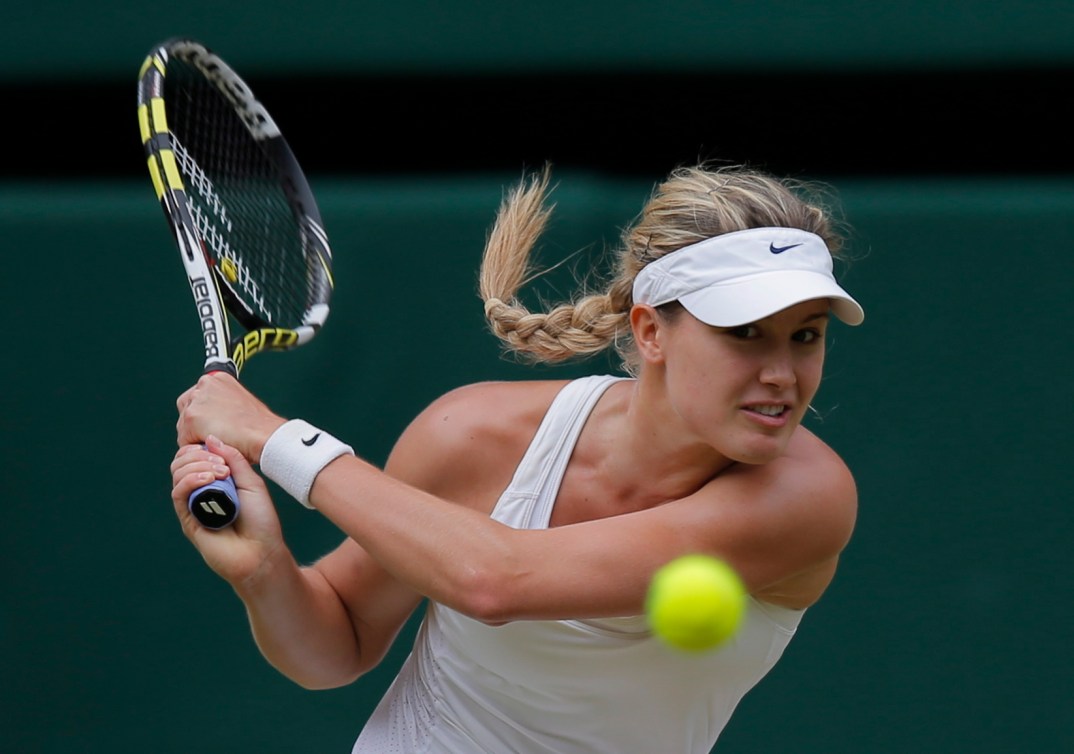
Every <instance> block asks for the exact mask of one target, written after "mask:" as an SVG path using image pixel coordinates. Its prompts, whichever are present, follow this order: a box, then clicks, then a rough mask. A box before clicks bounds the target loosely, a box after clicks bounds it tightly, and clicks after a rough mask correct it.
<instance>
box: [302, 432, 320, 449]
mask: <svg viewBox="0 0 1074 754" xmlns="http://www.w3.org/2000/svg"><path fill="white" fill-rule="evenodd" d="M319 439H321V433H320V432H318V433H317V434H315V435H314V436H313V437H311V438H310V439H308V440H306V439H303V440H302V444H303V445H305V446H306V447H307V448H312V447H313V444H314V443H316V442H317V441H318V440H319Z"/></svg>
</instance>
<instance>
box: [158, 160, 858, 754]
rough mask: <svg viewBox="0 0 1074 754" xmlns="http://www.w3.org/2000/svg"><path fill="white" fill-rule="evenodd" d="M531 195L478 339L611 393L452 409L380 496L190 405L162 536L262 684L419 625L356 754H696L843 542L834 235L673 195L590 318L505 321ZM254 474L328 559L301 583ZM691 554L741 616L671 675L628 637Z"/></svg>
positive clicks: (719, 199)
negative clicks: (204, 582) (179, 537)
mask: <svg viewBox="0 0 1074 754" xmlns="http://www.w3.org/2000/svg"><path fill="white" fill-rule="evenodd" d="M548 181H549V177H548V173H547V171H546V172H544V173H542V174H538V175H535V176H533V177H530V178H528V179H525V180H523V181H522V182H521V183H520V184H519V185H518V186H516V187H515V188H514V189H513V190H512V191H511V192H510V193H509V194H508V195H507V196H506V198H505V200H504V203H503V205H502V206H501V208H500V211H499V214H498V216H497V219H496V223H495V225H494V227H493V229H492V232H491V233H490V236H489V241H488V245H487V248H486V252H485V256H484V260H483V262H482V270H481V289H482V294H483V296H484V299H485V312H486V314H487V315H488V319H489V321H490V323H491V326H492V329H493V330H494V331H495V333H496V334H497V335H498V336H499V337H500V338H502V339H503V340H504V342H505V343H506V344H507V345H508V346H509V347H510V348H511V349H514V350H516V351H518V352H520V353H522V354H525V355H527V356H529V357H532V358H533V359H535V360H539V361H547V362H556V361H561V360H563V359H568V358H571V357H575V356H578V355H581V354H586V353H593V352H596V351H599V350H601V349H604V348H608V347H615V348H617V349H619V351H620V353H621V354H622V356H623V359H624V361H625V366H626V371H625V375H626V376H613V375H597V376H591V377H587V378H582V379H578V380H573V381H533V382H511V383H481V384H474V385H470V386H466V387H462V388H459V389H457V390H454V391H452V392H450V393H448V394H447V395H445V396H443V397H441V398H439V399H438V400H436V401H435V402H434V403H432V404H431V405H430V406H429V407H428V408H427V409H425V411H424V412H422V413H421V414H420V415H419V416H418V417H417V418H416V419H415V420H414V421H413V423H412V424H411V425H410V426H409V427H408V428H407V430H406V431H405V432H404V433H403V435H402V436H401V437H400V438H399V440H398V443H397V444H396V446H395V448H394V450H393V452H392V453H391V456H390V458H389V460H388V462H387V464H386V468H385V470H384V471H383V472H382V471H380V470H378V469H377V468H375V467H373V466H372V465H370V464H368V463H366V462H364V461H362V460H360V459H359V458H357V457H355V456H354V455H353V453H352V452H351V449H350V448H349V447H348V446H347V445H346V444H345V443H344V442H343V441H341V440H339V439H337V438H334V437H332V436H331V435H329V434H328V433H327V432H324V431H323V430H321V429H318V428H317V427H315V426H313V425H311V424H308V423H306V422H304V421H301V420H297V419H292V420H289V421H288V420H285V418H284V417H281V416H279V415H277V414H276V413H274V412H273V411H272V410H270V409H269V408H268V407H267V406H266V405H264V404H263V403H262V402H261V401H260V400H258V399H257V398H255V397H254V396H252V395H251V394H250V393H249V392H248V391H247V389H246V388H245V387H243V386H241V385H240V384H239V383H238V382H237V381H235V380H234V379H232V378H230V377H228V376H227V375H223V374H215V375H209V376H206V377H202V378H201V379H200V380H199V381H198V383H197V384H196V385H195V386H194V387H192V388H191V389H189V390H188V391H186V392H185V393H183V395H182V396H180V398H179V400H178V408H179V414H180V416H179V422H178V439H179V443H180V449H179V451H178V453H177V455H176V457H175V459H174V461H173V463H172V473H173V478H174V490H173V498H174V503H175V509H176V512H177V513H178V516H179V519H180V521H181V523H182V526H183V529H184V531H185V533H186V535H187V536H188V537H189V538H190V539H191V540H192V541H193V543H194V545H195V546H196V547H197V548H198V549H199V550H200V552H201V554H202V555H203V556H204V558H205V560H206V561H207V563H208V565H209V566H210V567H211V568H212V569H213V570H214V571H216V572H217V573H218V574H219V575H220V576H222V577H223V578H224V579H226V580H227V581H228V582H229V583H230V584H231V585H232V586H233V587H234V589H235V592H236V593H237V594H238V596H239V597H240V598H241V599H242V601H243V603H245V606H246V610H247V612H248V615H249V619H250V623H251V626H252V630H253V635H254V638H255V640H256V642H257V645H258V647H259V648H260V650H261V652H262V653H263V654H264V656H265V657H266V658H267V660H268V661H269V662H270V663H272V665H274V666H275V667H276V668H278V669H279V670H280V672H282V673H283V674H285V675H286V676H287V677H289V678H291V679H293V680H294V681H295V682H297V683H299V684H301V685H302V686H305V687H308V688H327V687H335V686H339V685H342V684H347V683H350V682H352V681H354V680H355V679H356V678H358V677H359V676H361V675H362V674H363V673H366V672H367V671H369V670H370V669H371V668H373V667H374V666H376V665H377V663H379V662H380V661H381V659H382V658H383V657H384V655H385V652H386V651H387V650H388V649H389V647H390V646H391V644H392V642H393V640H394V639H395V637H396V635H397V634H398V632H399V630H400V628H401V627H402V626H403V624H404V622H405V621H406V620H407V618H408V616H410V615H411V613H412V612H413V611H414V610H415V608H417V607H418V605H419V604H420V602H421V600H422V598H423V597H427V598H428V599H429V602H428V607H427V611H426V613H425V616H424V621H423V623H422V625H421V628H420V630H419V633H418V636H417V639H416V642H415V645H414V647H413V649H412V651H411V654H410V655H409V658H408V659H407V660H406V662H405V664H404V665H403V667H402V669H401V670H400V672H399V674H398V676H397V677H396V679H395V681H394V683H393V684H392V685H391V687H390V689H389V690H388V691H387V693H386V695H385V697H384V699H383V701H382V702H381V703H380V705H379V706H378V707H377V708H376V709H375V711H374V712H373V713H372V716H371V717H370V719H369V720H368V722H367V723H366V725H365V727H364V728H363V729H362V731H361V733H360V735H359V736H358V739H357V741H356V743H355V745H354V752H362V753H364V752H377V753H378V754H379V753H383V752H396V751H397V752H453V753H455V754H474V753H475V752H494V753H495V754H503V753H504V752H548V753H550V754H552V753H554V754H582V753H586V754H591V753H593V752H616V753H617V754H624V753H629V752H637V753H638V754H653V752H661V754H669V753H671V752H697V753H701V752H709V751H710V749H711V748H712V747H713V745H714V744H715V742H716V740H717V737H718V736H719V735H720V731H721V730H722V729H723V728H724V726H725V725H726V723H727V721H728V719H729V718H730V716H731V714H732V712H733V711H734V709H735V707H736V705H737V704H738V703H739V701H740V700H741V699H742V697H743V695H744V694H746V693H747V692H748V691H749V689H751V688H752V687H753V686H754V685H755V684H757V683H758V681H760V680H761V678H762V677H764V675H765V674H766V673H768V671H769V670H770V669H771V668H772V667H773V665H774V664H775V663H776V661H777V660H778V659H779V658H780V656H781V655H782V654H783V652H784V650H785V648H786V647H787V645H788V643H789V642H790V640H791V638H792V637H793V636H794V634H795V630H796V628H797V626H798V625H799V622H800V621H801V620H802V617H803V614H804V612H805V611H806V609H807V608H809V607H810V606H811V605H813V604H814V603H815V602H816V601H817V600H818V599H819V598H820V597H821V595H822V594H823V592H824V591H825V589H826V587H828V585H829V583H830V582H831V581H832V578H833V576H834V574H835V572H836V565H837V563H838V560H839V555H840V552H841V551H842V550H843V548H844V547H845V545H846V544H847V542H848V540H849V538H850V536H851V532H852V529H853V526H854V522H855V515H856V508H857V493H856V489H855V484H854V480H853V478H852V475H851V473H850V472H849V470H848V469H847V467H846V466H845V464H844V463H843V462H842V461H841V460H840V458H839V457H838V456H837V455H836V453H835V452H833V451H832V450H831V449H830V448H829V447H828V446H827V445H825V443H824V442H823V441H821V440H820V439H819V438H818V437H817V436H815V435H814V434H813V433H812V432H810V431H809V430H807V429H806V428H804V427H803V426H802V425H801V421H802V417H803V415H804V414H805V412H806V410H807V409H808V407H809V405H810V401H811V400H812V399H813V396H814V394H815V393H816V391H817V388H818V385H819V384H820V380H821V373H822V367H823V365H824V351H825V333H826V331H827V329H828V327H829V325H830V324H831V321H832V319H833V318H837V319H839V320H842V321H843V322H844V323H847V324H850V325H856V324H858V323H860V322H861V321H862V319H863V312H862V309H861V307H860V306H859V305H858V304H857V303H856V302H855V301H854V299H853V298H851V296H850V295H848V294H847V293H846V291H844V290H843V288H842V287H841V286H840V285H839V284H838V283H837V282H836V280H835V278H834V277H833V273H832V269H833V255H834V254H836V253H837V252H838V251H839V250H840V246H841V240H840V237H839V236H838V235H837V233H836V231H835V228H834V222H833V220H832V218H831V217H830V216H829V215H828V214H827V212H826V210H825V209H824V206H823V205H822V204H821V203H819V202H817V201H816V200H815V199H813V198H812V197H811V195H810V194H808V193H806V191H805V187H803V186H800V185H797V184H792V183H791V182H789V181H781V180H777V179H775V178H773V177H771V176H768V175H766V174H763V173H759V172H755V171H752V170H749V169H744V168H721V169H710V168H707V167H705V166H698V167H693V168H682V169H678V170H676V171H674V172H673V173H672V174H671V175H670V176H669V177H668V178H667V179H666V180H665V181H663V182H662V183H660V184H659V185H658V186H657V188H656V190H655V192H654V194H653V195H652V197H651V198H650V200H649V202H648V203H647V205H646V206H645V207H644V209H643V211H642V213H641V214H640V216H639V217H638V218H637V219H636V221H635V223H634V224H633V225H632V226H630V227H629V228H627V229H626V230H625V232H624V234H623V238H622V244H621V247H622V248H621V254H620V257H619V261H618V269H617V270H616V271H615V272H614V273H613V274H612V275H610V278H611V279H610V282H609V284H608V287H607V289H606V291H605V292H602V293H598V294H593V295H588V296H579V297H578V300H576V301H574V302H571V303H566V304H564V305H562V306H559V307H557V308H555V309H554V310H553V311H551V312H548V313H539V312H538V313H534V312H529V311H527V310H526V309H524V308H523V307H522V306H521V305H520V304H519V303H518V301H517V299H516V292H517V290H518V288H519V286H520V285H521V281H524V280H525V278H526V274H527V273H526V270H527V260H528V256H529V253H530V250H531V248H532V247H533V246H534V243H535V241H536V240H537V239H538V237H539V236H540V234H541V232H542V229H543V227H544V222H545V219H546V216H547V211H548V210H547V205H546V202H545V199H546V195H547V192H548ZM202 441H205V442H206V443H207V448H205V449H203V448H202V447H201V446H200V443H201V442H202ZM251 464H260V470H261V472H262V473H263V474H265V475H266V476H267V477H269V478H271V479H273V480H275V481H276V482H278V483H279V484H280V485H281V487H282V488H283V489H285V490H286V491H287V492H288V493H289V494H290V495H291V496H293V497H295V498H296V499H297V500H298V501H300V502H301V503H303V504H305V505H307V506H309V507H312V508H313V509H315V510H317V511H319V512H320V513H321V514H322V515H324V516H326V517H328V519H329V520H331V521H332V522H333V523H334V524H335V525H337V526H338V527H339V529H340V530H341V531H342V532H343V533H345V534H346V539H345V540H344V541H343V543H342V544H341V545H340V546H339V547H338V548H337V549H336V550H335V551H333V552H331V553H330V554H328V555H326V556H325V557H324V558H322V559H321V560H320V561H318V562H317V563H315V564H313V565H309V566H304V567H303V566H300V565H299V564H297V563H296V562H295V560H294V558H293V556H292V554H291V553H290V552H289V551H288V548H287V547H286V545H285V544H284V540H283V538H282V536H281V531H280V524H279V521H278V519H277V516H276V513H275V509H274V508H273V503H272V501H271V500H270V499H269V494H268V492H267V489H266V486H265V484H264V483H263V481H262V478H261V477H260V476H259V475H258V474H257V473H255V471H254V470H253V467H252V465H251ZM228 473H231V474H233V476H234V478H235V481H236V483H237V485H238V488H239V491H240V496H241V500H242V506H243V513H242V516H241V517H240V518H239V520H238V521H237V523H236V524H235V526H234V527H232V528H230V529H227V530H224V531H219V532H213V531H209V530H206V529H203V528H201V527H199V526H198V525H197V523H196V522H195V521H194V520H193V519H192V518H191V516H190V515H189V513H188V512H187V508H186V498H187V495H188V493H189V492H190V491H191V490H192V489H194V488H196V487H197V486H199V485H201V484H204V483H205V482H206V481H207V480H209V479H211V478H213V477H223V476H225V475H226V474H228ZM694 552H704V553H710V554H712V555H715V556H718V557H721V558H724V559H726V560H728V561H729V562H730V563H731V564H732V565H733V566H734V567H735V568H736V569H737V570H738V571H739V573H740V574H741V575H742V577H743V579H744V581H745V583H746V585H747V587H748V589H749V591H750V593H751V598H750V600H749V604H748V609H747V614H746V617H745V619H744V622H743V624H742V628H741V630H740V631H739V633H738V634H737V635H736V636H735V638H734V639H733V640H732V641H730V642H729V643H727V644H725V645H722V646H721V647H720V648H719V649H717V650H715V651H712V652H709V653H707V654H701V655H693V654H690V655H687V654H682V653H676V652H674V651H672V650H670V649H669V648H667V647H666V646H665V645H663V644H662V643H660V642H659V641H657V640H655V639H654V638H653V637H652V636H651V635H650V633H649V631H648V629H647V626H646V621H645V619H644V617H643V616H642V612H643V601H644V596H645V592H646V588H647V585H648V583H649V579H650V577H651V576H652V575H653V572H654V571H655V570H656V569H657V568H658V567H659V566H661V565H662V564H664V563H666V562H668V561H669V560H671V559H672V558H675V557H676V556H679V555H683V554H685V553H694Z"/></svg>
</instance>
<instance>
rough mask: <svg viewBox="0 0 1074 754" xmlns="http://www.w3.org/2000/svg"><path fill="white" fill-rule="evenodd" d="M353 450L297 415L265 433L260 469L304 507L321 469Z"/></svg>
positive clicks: (351, 453) (308, 502)
mask: <svg viewBox="0 0 1074 754" xmlns="http://www.w3.org/2000/svg"><path fill="white" fill-rule="evenodd" d="M346 454H350V455H354V450H353V449H352V448H351V447H350V446H349V445H345V444H344V443H342V442H340V441H339V440H337V439H336V438H335V437H332V435H330V434H328V433H327V432H325V431H323V430H320V429H317V428H316V427H314V426H313V425H312V424H308V423H307V422H304V421H302V420H301V419H292V420H291V421H289V422H287V423H286V424H284V425H283V426H281V427H280V428H279V429H277V430H276V431H275V432H273V433H272V435H271V436H270V437H269V439H268V442H266V443H265V447H264V449H263V450H262V451H261V463H260V466H261V473H263V474H264V475H265V476H267V477H268V478H269V479H271V480H272V481H274V482H275V483H276V484H278V485H280V487H281V488H283V490H284V491H285V492H287V494H289V495H290V496H291V497H293V498H294V499H295V500H297V501H298V502H300V503H302V504H303V505H304V506H306V507H307V508H313V506H312V505H310V489H311V488H312V487H313V480H314V479H316V478H317V475H318V474H320V473H321V469H323V468H324V467H325V466H327V465H328V464H330V463H331V462H332V461H334V460H336V459H337V458H339V457H340V456H342V455H346Z"/></svg>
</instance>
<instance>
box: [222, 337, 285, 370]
mask: <svg viewBox="0 0 1074 754" xmlns="http://www.w3.org/2000/svg"><path fill="white" fill-rule="evenodd" d="M296 343H298V333H296V332H295V331H294V330H288V329H286V328H283V327H262V328H261V329H260V330H251V331H250V332H248V333H246V334H245V335H243V336H242V340H240V341H239V342H238V343H236V344H235V350H234V352H233V353H232V354H231V360H232V361H234V362H235V366H236V367H237V368H238V369H240V370H241V369H242V367H243V365H244V364H245V363H246V360H247V359H249V358H250V357H251V356H253V355H254V354H255V353H258V352H259V351H278V350H282V349H285V348H290V347H292V346H294V345H295V344H296Z"/></svg>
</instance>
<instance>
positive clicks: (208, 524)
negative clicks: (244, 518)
mask: <svg viewBox="0 0 1074 754" xmlns="http://www.w3.org/2000/svg"><path fill="white" fill-rule="evenodd" d="M187 508H188V509H189V510H190V513H191V514H192V515H193V516H194V518H196V519H197V520H198V523H200V524H201V525H202V526H204V527H205V528H206V529H224V528H226V527H228V526H230V525H231V524H232V523H233V522H234V521H235V519H236V518H238V516H239V493H238V490H236V489H235V481H234V480H233V479H232V478H231V477H228V478H227V479H217V480H216V481H215V482H209V484H207V485H205V486H204V487H199V488H198V489H196V490H194V491H193V492H191V493H190V497H189V498H188V499H187Z"/></svg>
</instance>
